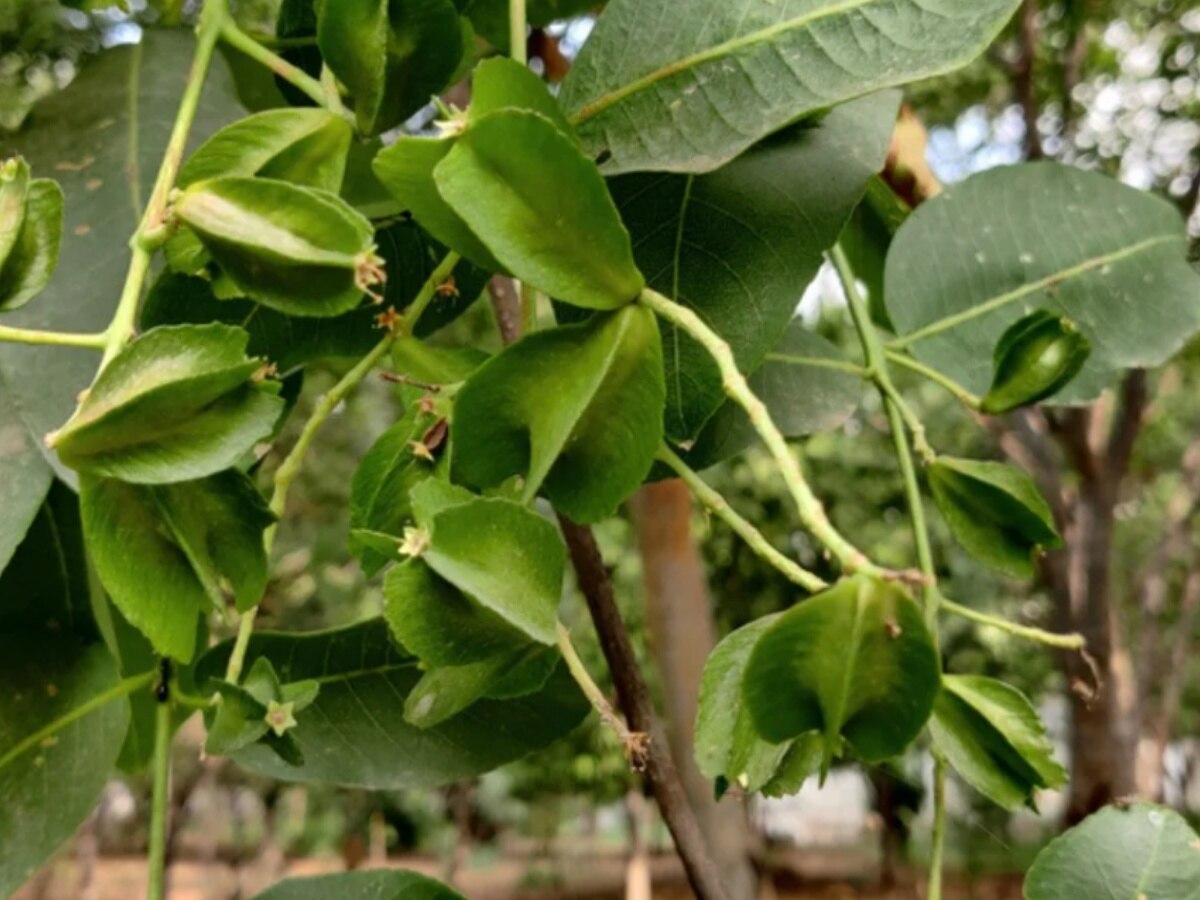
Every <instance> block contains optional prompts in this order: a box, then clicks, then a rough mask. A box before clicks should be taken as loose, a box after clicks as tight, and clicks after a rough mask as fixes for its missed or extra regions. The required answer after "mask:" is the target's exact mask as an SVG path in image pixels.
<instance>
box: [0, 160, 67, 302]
mask: <svg viewBox="0 0 1200 900" xmlns="http://www.w3.org/2000/svg"><path fill="white" fill-rule="evenodd" d="M62 227H63V192H62V188H60V187H59V186H58V184H57V183H56V182H54V181H51V180H49V179H48V178H32V179H31V178H30V177H29V166H28V164H27V163H26V162H25V160H23V159H21V158H20V157H17V158H15V159H10V160H8V161H6V162H4V163H3V164H0V312H3V311H6V310H11V309H17V308H18V307H20V306H24V305H25V304H26V303H28V302H29V301H30V300H32V299H33V298H34V297H35V296H36V295H37V294H38V293H39V292H40V291H41V290H42V288H44V287H45V286H46V285H47V284H49V283H50V276H51V275H53V274H54V268H55V266H56V265H57V264H58V248H59V243H60V241H61V240H62Z"/></svg>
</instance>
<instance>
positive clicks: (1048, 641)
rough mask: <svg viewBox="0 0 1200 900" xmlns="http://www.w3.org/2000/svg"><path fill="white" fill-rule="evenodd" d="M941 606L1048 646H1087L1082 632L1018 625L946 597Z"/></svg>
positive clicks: (1080, 647)
mask: <svg viewBox="0 0 1200 900" xmlns="http://www.w3.org/2000/svg"><path fill="white" fill-rule="evenodd" d="M941 608H942V610H943V611H944V612H948V613H953V614H954V615H956V616H961V617H962V618H964V619H968V620H969V621H972V622H977V623H978V624H980V625H987V626H988V627H989V628H997V629H999V630H1000V631H1006V632H1008V633H1009V634H1011V635H1014V636H1015V637H1020V638H1025V639H1026V640H1029V641H1036V642H1037V643H1039V644H1045V645H1046V646H1047V647H1057V648H1059V649H1060V650H1082V649H1083V648H1084V647H1086V646H1087V641H1086V640H1085V639H1084V637H1083V635H1082V634H1057V633H1055V632H1053V631H1045V630H1044V629H1041V628H1033V627H1032V626H1029V625H1018V624H1017V623H1016V622H1010V621H1009V620H1008V619H1003V618H1001V617H1000V616H991V615H988V614H987V613H983V612H979V611H978V610H974V609H971V607H969V606H963V605H962V604H961V603H955V602H954V601H953V600H950V599H948V598H946V597H943V598H942V600H941Z"/></svg>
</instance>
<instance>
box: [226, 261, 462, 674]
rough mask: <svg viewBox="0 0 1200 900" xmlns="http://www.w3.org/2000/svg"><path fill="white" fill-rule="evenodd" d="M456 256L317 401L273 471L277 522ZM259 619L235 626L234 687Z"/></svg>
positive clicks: (250, 616)
mask: <svg viewBox="0 0 1200 900" xmlns="http://www.w3.org/2000/svg"><path fill="white" fill-rule="evenodd" d="M458 261H459V255H458V254H457V253H453V252H451V253H447V254H446V256H445V257H444V258H443V259H442V261H441V262H440V263H438V265H437V268H435V269H434V270H433V271H432V272H431V273H430V274H429V277H428V278H427V279H425V283H424V284H423V285H421V289H420V290H419V291H417V295H416V297H414V298H413V301H412V303H410V304H409V305H408V308H407V309H405V310H404V314H403V315H402V316H401V317H400V320H399V321H398V322H397V323H396V324H395V325H394V326H393V327H392V328H391V330H390V331H389V332H388V334H387V335H386V336H385V337H384V338H383V340H381V341H380V342H379V343H378V344H376V345H375V346H374V347H373V348H372V349H371V351H370V352H369V353H368V354H367V355H366V356H364V357H363V358H362V359H360V360H359V361H358V362H357V363H356V364H355V366H354V368H352V369H351V370H350V371H349V372H347V373H346V374H345V375H343V376H342V377H341V379H340V380H339V381H338V383H337V384H335V385H334V386H333V387H331V388H330V389H329V390H328V391H326V392H325V394H324V395H323V396H322V397H321V399H320V400H318V401H317V405H316V406H315V407H313V411H312V413H311V414H310V415H309V417H308V421H307V422H305V423H304V428H303V429H301V431H300V436H299V437H298V438H297V439H296V443H295V445H294V446H293V447H292V449H291V450H289V451H288V454H287V456H285V457H284V458H283V462H281V463H280V464H279V468H278V469H276V470H275V478H274V486H273V489H272V491H271V501H270V504H269V507H270V510H271V512H272V513H273V514H274V515H275V518H276V519H279V518H281V517H282V516H283V513H284V510H285V509H286V508H287V495H288V491H289V490H290V489H291V486H292V482H293V481H295V480H296V476H297V475H299V474H300V469H301V468H302V467H303V465H304V457H305V454H307V453H308V448H309V447H310V446H312V442H313V440H314V438H316V436H317V432H318V431H320V430H321V426H322V425H324V424H325V421H326V420H327V419H328V418H329V417H330V416H331V415H333V411H334V410H335V409H337V406H338V404H339V403H341V402H342V401H343V400H345V399H346V397H347V396H348V395H349V394H350V392H351V391H353V390H354V389H355V388H356V387H358V385H359V384H361V383H362V381H363V379H364V378H366V377H367V376H368V375H369V374H371V370H372V369H374V368H375V365H376V364H377V363H378V362H379V360H381V359H382V358H383V357H384V355H386V354H387V352H388V351H389V350H390V349H391V348H392V344H394V343H395V341H396V339H397V338H398V337H400V336H401V335H404V334H409V333H411V332H412V329H413V328H414V327H415V326H416V324H417V322H418V321H420V319H421V314H422V313H424V312H425V310H426V309H427V308H428V307H429V304H430V303H431V302H433V298H434V297H436V296H437V291H438V288H439V287H440V286H441V285H442V284H444V283H445V282H446V281H447V280H448V279H449V278H450V276H451V275H452V274H453V273H454V267H455V266H457V265H458ZM275 531H276V526H275V525H271V526H270V527H268V528H267V530H266V532H265V533H264V534H263V543H264V545H265V546H266V552H267V555H268V556H269V555H270V553H271V548H272V547H273V546H274V544H275ZM257 615H258V607H257V606H255V607H252V608H251V609H249V610H247V611H246V612H245V613H244V614H243V615H242V619H241V621H240V622H239V623H238V632H237V638H236V639H235V640H234V643H233V650H232V651H231V653H230V654H229V662H228V663H227V664H226V667H225V680H226V681H231V682H234V683H237V681H238V679H239V678H240V677H241V674H242V666H243V665H244V664H245V660H246V648H247V647H248V646H249V644H250V635H251V634H252V633H253V632H254V620H255V618H256V617H257Z"/></svg>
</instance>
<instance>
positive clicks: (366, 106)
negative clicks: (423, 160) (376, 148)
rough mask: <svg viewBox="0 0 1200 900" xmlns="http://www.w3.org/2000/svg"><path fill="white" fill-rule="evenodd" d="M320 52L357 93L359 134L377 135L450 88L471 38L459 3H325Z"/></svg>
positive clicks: (319, 10)
mask: <svg viewBox="0 0 1200 900" xmlns="http://www.w3.org/2000/svg"><path fill="white" fill-rule="evenodd" d="M317 45H318V46H319V47H320V49H321V56H322V57H323V58H324V61H325V63H326V65H328V66H329V68H330V69H332V70H333V73H334V74H335V75H337V77H338V79H339V80H340V81H341V82H342V83H343V84H344V85H346V87H347V89H348V90H349V91H350V95H351V97H352V98H353V101H354V112H355V117H356V118H357V120H358V130H359V131H360V132H362V133H363V134H366V135H374V134H379V133H380V132H382V131H386V130H387V129H389V128H392V127H393V126H396V125H399V124H400V123H401V122H403V121H404V120H405V119H407V118H408V117H409V116H411V115H412V114H413V113H415V112H416V111H417V110H419V109H420V108H421V107H422V106H424V105H425V104H426V103H428V102H429V98H430V97H431V96H432V95H434V94H437V93H440V92H441V90H442V89H443V88H444V87H446V85H447V84H449V83H450V79H451V78H452V77H453V75H454V73H455V71H456V70H457V69H458V63H459V60H460V59H461V57H462V53H463V35H462V29H461V27H460V26H459V20H458V10H457V9H456V8H455V6H454V4H453V3H452V2H451V0H319V2H318V5H317Z"/></svg>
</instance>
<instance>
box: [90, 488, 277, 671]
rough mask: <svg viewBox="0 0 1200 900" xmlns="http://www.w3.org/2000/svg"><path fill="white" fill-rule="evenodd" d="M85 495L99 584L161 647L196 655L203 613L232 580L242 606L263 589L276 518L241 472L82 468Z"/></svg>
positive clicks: (180, 655)
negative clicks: (268, 538)
mask: <svg viewBox="0 0 1200 900" xmlns="http://www.w3.org/2000/svg"><path fill="white" fill-rule="evenodd" d="M80 504H81V512H82V516H83V530H84V535H85V536H86V538H87V546H88V550H89V552H90V553H91V557H92V562H93V563H94V564H95V566H96V573H97V575H98V576H99V578H100V582H101V584H103V585H104V588H105V590H106V591H108V593H109V596H111V597H112V600H113V603H114V604H115V605H116V607H117V608H118V609H119V610H120V611H121V613H122V615H124V616H125V618H126V619H127V620H128V621H129V622H130V624H132V625H133V626H134V627H135V628H137V629H138V630H139V631H140V632H142V634H144V635H145V636H146V637H147V638H148V639H149V640H150V643H151V644H153V646H154V649H155V650H157V651H158V652H159V653H160V654H162V655H164V656H170V657H172V658H174V659H178V660H181V661H182V662H189V661H190V660H191V659H192V654H193V652H194V650H195V644H196V620H197V618H198V617H199V616H200V615H202V614H203V613H205V612H207V611H208V610H210V609H212V608H214V607H217V606H220V605H221V604H223V602H224V594H225V590H226V586H227V587H228V590H229V592H230V593H231V594H232V595H233V596H234V598H235V599H236V602H237V605H238V608H239V609H242V610H245V609H248V608H249V607H250V606H252V605H254V604H255V603H256V602H258V600H259V599H261V597H262V593H263V590H264V588H265V587H266V581H267V559H266V552H265V550H264V548H263V537H262V533H263V530H264V529H265V528H266V527H267V526H268V525H269V524H270V523H271V522H272V521H273V518H272V517H271V515H270V513H269V512H267V510H266V505H265V504H264V503H263V501H262V498H261V497H260V496H259V495H258V493H257V491H255V490H254V488H253V486H252V485H251V484H250V483H249V481H248V480H247V479H246V477H245V476H244V475H241V474H240V473H238V472H234V471H229V472H223V473H221V474H219V475H215V476H212V477H210V478H205V479H200V480H197V481H187V482H180V483H177V484H170V485H161V486H160V485H134V484H126V483H124V482H121V481H116V480H114V479H96V478H91V477H84V478H82V479H81V482H80Z"/></svg>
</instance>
